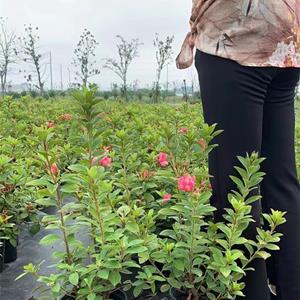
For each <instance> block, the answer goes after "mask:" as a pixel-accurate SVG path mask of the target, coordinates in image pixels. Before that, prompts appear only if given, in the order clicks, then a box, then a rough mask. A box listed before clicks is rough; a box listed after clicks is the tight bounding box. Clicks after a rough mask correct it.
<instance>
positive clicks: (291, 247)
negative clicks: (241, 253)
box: [261, 68, 300, 300]
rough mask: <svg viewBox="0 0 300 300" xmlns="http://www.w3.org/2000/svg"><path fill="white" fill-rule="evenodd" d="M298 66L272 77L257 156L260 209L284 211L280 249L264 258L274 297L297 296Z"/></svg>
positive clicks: (299, 243)
mask: <svg viewBox="0 0 300 300" xmlns="http://www.w3.org/2000/svg"><path fill="white" fill-rule="evenodd" d="M299 72H300V68H285V69H282V70H281V71H280V72H279V74H278V75H277V76H275V77H274V79H273V80H272V82H271V84H270V86H269V89H268V95H267V98H266V100H265V104H264V114H263V137H262V149H261V155H262V156H264V157H266V160H264V161H263V163H262V171H264V172H265V173H266V175H265V177H264V180H263V181H262V183H261V194H262V207H263V211H264V212H267V213H269V212H270V208H273V209H277V210H282V211H287V214H286V215H285V217H286V219H287V222H286V223H285V224H283V225H281V226H280V227H278V231H279V232H282V233H283V234H284V235H283V236H282V238H281V241H280V243H279V246H280V248H281V249H280V250H279V251H273V252H272V257H271V258H270V259H268V260H267V270H268V275H269V278H270V279H271V281H273V283H274V284H275V285H276V286H277V290H278V297H277V298H278V300H281V299H283V300H299V299H300V184H299V180H298V178H297V170H296V161H295V107H294V102H295V87H296V84H297V83H298V81H299Z"/></svg>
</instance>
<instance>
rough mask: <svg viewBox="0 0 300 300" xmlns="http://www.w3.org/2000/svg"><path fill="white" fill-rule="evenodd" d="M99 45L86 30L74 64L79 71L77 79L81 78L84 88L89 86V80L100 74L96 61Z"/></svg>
mask: <svg viewBox="0 0 300 300" xmlns="http://www.w3.org/2000/svg"><path fill="white" fill-rule="evenodd" d="M97 45H99V43H98V42H97V41H96V39H95V36H94V35H93V34H92V33H91V31H89V30H88V29H86V28H85V29H84V30H83V33H82V34H81V35H80V40H79V42H78V43H77V47H76V49H75V50H74V54H75V58H74V60H73V62H72V64H73V65H74V66H75V67H76V68H78V69H79V70H77V71H76V73H75V74H76V79H77V80H78V77H79V78H80V80H81V82H82V85H83V86H87V84H88V81H89V78H91V77H93V76H95V75H99V74H100V70H99V69H98V68H97V67H96V66H95V65H96V63H97V62H96V60H95V57H96V54H95V51H96V47H97Z"/></svg>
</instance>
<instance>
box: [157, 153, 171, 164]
mask: <svg viewBox="0 0 300 300" xmlns="http://www.w3.org/2000/svg"><path fill="white" fill-rule="evenodd" d="M157 161H158V163H159V164H160V165H161V166H162V167H166V166H167V165H168V164H169V162H168V155H167V154H166V153H164V152H160V153H159V155H158V157H157Z"/></svg>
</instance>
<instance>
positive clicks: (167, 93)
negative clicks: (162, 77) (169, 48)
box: [167, 64, 169, 96]
mask: <svg viewBox="0 0 300 300" xmlns="http://www.w3.org/2000/svg"><path fill="white" fill-rule="evenodd" d="M168 92H169V64H167V96H168Z"/></svg>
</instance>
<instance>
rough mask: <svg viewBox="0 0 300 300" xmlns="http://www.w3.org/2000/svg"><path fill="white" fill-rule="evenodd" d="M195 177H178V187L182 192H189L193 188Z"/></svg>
mask: <svg viewBox="0 0 300 300" xmlns="http://www.w3.org/2000/svg"><path fill="white" fill-rule="evenodd" d="M195 185H196V177H195V176H191V175H185V176H182V177H180V178H179V179H178V189H179V190H180V191H184V192H191V191H193V189H194V188H195Z"/></svg>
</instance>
